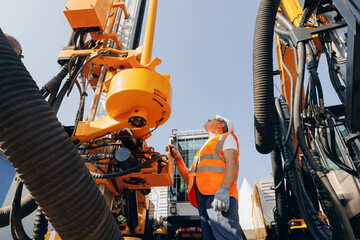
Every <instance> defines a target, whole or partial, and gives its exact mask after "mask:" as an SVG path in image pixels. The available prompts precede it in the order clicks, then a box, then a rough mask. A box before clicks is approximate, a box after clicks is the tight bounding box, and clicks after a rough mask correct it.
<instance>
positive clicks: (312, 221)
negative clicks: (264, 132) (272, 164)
mask: <svg viewBox="0 0 360 240" xmlns="http://www.w3.org/2000/svg"><path fill="white" fill-rule="evenodd" d="M281 105H282V104H280V101H279V99H278V98H276V99H275V106H276V109H277V112H278V121H277V124H276V125H275V141H276V145H277V147H278V148H279V149H280V150H281V152H282V154H283V157H284V162H285V165H284V167H285V172H286V176H287V180H289V182H290V184H291V189H292V191H293V192H294V194H295V196H296V201H297V206H298V209H299V211H300V213H301V216H302V217H303V219H304V221H305V223H306V225H307V227H308V230H309V232H310V234H311V236H312V237H313V239H315V240H326V239H329V238H330V237H331V232H330V231H329V229H328V228H327V226H326V225H325V223H324V222H323V221H322V220H321V219H320V218H319V216H318V214H317V212H316V211H315V209H314V207H313V205H312V202H311V201H310V199H309V197H308V195H307V194H306V191H305V189H304V186H303V184H302V182H301V180H300V174H299V169H298V165H297V162H296V161H293V159H294V158H295V156H296V155H297V151H295V150H294V149H293V145H292V144H291V142H292V141H290V142H288V144H284V137H283V133H286V131H287V130H286V127H289V126H286V125H287V123H286V122H285V121H284V120H283V119H286V118H288V117H289V111H288V109H287V110H286V111H284V109H285V107H284V106H281ZM285 115H287V116H285ZM275 148H276V147H275Z"/></svg>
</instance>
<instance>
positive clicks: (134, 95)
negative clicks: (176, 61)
mask: <svg viewBox="0 0 360 240" xmlns="http://www.w3.org/2000/svg"><path fill="white" fill-rule="evenodd" d="M171 94H172V89H171V86H170V83H169V81H168V80H167V79H166V78H164V77H163V76H162V75H161V74H159V73H157V72H155V71H151V70H148V69H144V68H133V69H126V70H123V71H121V72H119V73H117V74H116V75H115V76H114V77H113V79H112V80H111V84H110V89H109V92H108V98H107V100H106V110H107V112H108V114H109V116H110V118H112V119H115V120H117V119H118V118H120V119H121V116H122V115H123V114H125V113H128V112H130V115H131V116H138V115H139V116H140V115H141V116H145V117H146V115H147V117H146V118H145V119H146V127H148V128H153V127H156V126H159V125H161V124H163V123H164V122H166V121H167V120H168V118H169V116H170V113H171ZM129 99H131V101H129ZM137 112H138V113H137Z"/></svg>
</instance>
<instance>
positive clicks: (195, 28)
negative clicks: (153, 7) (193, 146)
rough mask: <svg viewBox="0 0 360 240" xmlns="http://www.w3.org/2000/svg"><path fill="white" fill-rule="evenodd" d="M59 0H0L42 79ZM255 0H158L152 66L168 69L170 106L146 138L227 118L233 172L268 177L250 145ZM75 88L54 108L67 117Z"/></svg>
mask: <svg viewBox="0 0 360 240" xmlns="http://www.w3.org/2000/svg"><path fill="white" fill-rule="evenodd" d="M66 2H67V1H66V0H56V1H51V2H50V1H45V0H32V1H5V0H0V6H1V8H0V9H1V10H0V27H1V29H2V30H3V32H5V33H9V34H11V35H13V36H14V37H16V38H17V39H18V40H19V42H20V43H21V45H22V48H23V55H24V56H25V57H24V59H23V62H24V64H25V66H26V68H27V69H28V71H29V72H30V74H31V75H32V77H33V79H34V80H35V81H36V83H37V84H38V86H39V88H40V87H42V86H43V85H44V84H45V83H46V82H47V81H48V80H50V79H51V78H52V77H53V76H54V75H55V74H56V73H57V72H58V70H59V65H58V63H57V57H58V54H59V53H60V51H61V49H62V47H63V46H65V45H66V44H67V42H68V39H69V36H70V33H71V28H70V25H69V24H68V22H67V20H66V18H65V16H64V14H63V12H62V10H63V9H64V6H65V5H66ZM258 4H259V1H249V2H248V3H247V5H246V8H245V6H244V4H243V2H242V1H239V0H228V1H226V2H225V3H221V2H219V1H214V0H196V1H193V0H185V1H173V0H159V2H158V11H157V19H156V28H155V37H154V45H153V54H152V57H157V58H160V59H161V60H162V64H161V65H159V66H158V67H157V68H156V70H157V71H158V72H159V73H166V74H170V84H171V86H172V88H173V96H172V113H171V116H170V118H169V120H168V121H167V122H166V123H165V124H163V125H162V126H160V127H159V128H158V129H156V130H155V131H154V132H153V134H152V136H151V137H150V138H149V140H148V141H147V143H148V145H149V146H153V147H154V148H155V150H156V151H159V152H161V153H164V149H165V146H166V145H167V144H168V138H169V136H170V135H171V130H172V129H178V130H179V131H181V130H194V129H201V128H203V126H204V123H205V122H206V121H207V120H208V119H211V118H213V116H214V115H215V114H220V115H222V116H224V117H227V118H229V119H230V120H231V121H232V122H233V124H234V126H235V133H236V135H237V136H238V139H239V144H240V158H239V160H240V174H239V179H243V178H244V177H246V178H247V180H248V181H249V183H250V184H251V185H252V182H253V181H254V180H255V179H258V178H267V177H270V176H271V175H270V172H271V167H270V158H269V156H268V155H261V154H259V153H258V152H257V151H256V149H255V144H254V127H253V95H252V44H253V42H252V40H253V34H254V25H255V18H256V14H257V9H258ZM77 101H78V92H76V91H73V92H72V93H71V95H70V97H69V98H68V99H65V100H64V102H63V105H62V107H61V109H60V111H59V113H58V118H59V120H60V121H61V122H62V124H63V125H73V122H74V114H75V110H76V108H77Z"/></svg>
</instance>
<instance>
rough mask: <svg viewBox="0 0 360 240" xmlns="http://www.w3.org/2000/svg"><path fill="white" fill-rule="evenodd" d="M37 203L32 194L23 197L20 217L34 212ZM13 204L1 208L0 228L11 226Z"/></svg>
mask: <svg viewBox="0 0 360 240" xmlns="http://www.w3.org/2000/svg"><path fill="white" fill-rule="evenodd" d="M36 208H37V204H36V202H35V200H34V198H33V197H32V196H31V194H28V195H26V196H25V197H23V198H22V199H21V205H20V218H21V219H22V218H24V217H26V216H28V215H30V214H31V213H32V212H34V211H35V210H36ZM10 211H11V205H9V206H6V207H3V208H1V209H0V228H2V227H6V226H9V218H10Z"/></svg>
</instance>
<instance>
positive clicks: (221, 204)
mask: <svg viewBox="0 0 360 240" xmlns="http://www.w3.org/2000/svg"><path fill="white" fill-rule="evenodd" d="M224 158H225V161H226V169H225V177H224V180H223V182H222V184H221V186H220V188H219V190H218V191H217V192H216V194H215V196H214V201H213V202H212V203H211V205H212V206H213V208H214V210H215V211H220V212H221V211H224V212H227V211H228V210H229V207H230V188H231V185H232V184H233V183H234V181H235V178H236V171H237V151H236V150H235V149H227V150H224Z"/></svg>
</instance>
